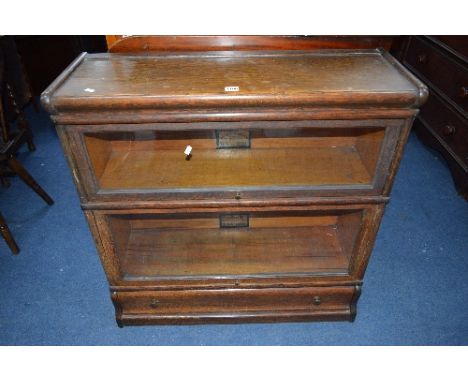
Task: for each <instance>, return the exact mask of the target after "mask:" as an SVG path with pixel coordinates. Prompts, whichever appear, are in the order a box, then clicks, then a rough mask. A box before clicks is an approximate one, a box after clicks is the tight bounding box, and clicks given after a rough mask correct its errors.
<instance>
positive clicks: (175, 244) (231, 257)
mask: <svg viewBox="0 0 468 382" xmlns="http://www.w3.org/2000/svg"><path fill="white" fill-rule="evenodd" d="M382 210H383V207H382V206H360V205H355V206H325V207H324V206H320V207H317V206H315V207H314V206H311V207H307V208H306V207H301V208H300V209H295V210H287V211H283V210H280V211H275V210H273V209H262V210H261V211H258V210H238V211H226V210H221V211H212V209H211V210H210V209H208V210H202V211H199V212H191V213H185V212H178V213H170V214H168V213H158V212H155V211H154V210H133V211H116V210H113V211H109V210H105V211H94V212H92V213H90V212H88V215H87V216H88V218H89V219H90V222H91V226H92V227H93V222H95V226H96V230H95V231H94V232H93V233H94V236H95V239H96V240H97V241H98V244H99V246H100V247H101V248H103V253H101V255H102V257H103V263H104V266H105V267H106V273H107V274H108V276H109V275H110V278H111V280H110V282H111V284H112V285H116V286H118V285H181V283H182V284H184V283H190V282H192V283H194V284H196V283H199V282H201V281H204V280H205V281H206V280H210V281H209V282H210V283H217V282H222V283H224V282H226V283H227V285H232V286H234V285H239V284H241V285H243V286H245V285H250V284H249V283H253V284H256V283H257V284H258V283H261V282H263V281H265V280H266V279H276V278H279V277H282V278H283V279H284V280H292V282H295V281H297V280H298V279H323V278H324V277H325V278H327V277H328V278H330V277H332V278H335V279H336V278H342V279H343V278H344V279H350V277H355V279H359V277H361V276H360V275H356V274H354V275H351V273H352V272H354V271H356V272H357V271H358V270H357V268H356V266H357V265H362V264H363V263H364V262H365V261H364V259H365V258H366V257H367V256H368V254H369V251H370V248H371V246H372V245H371V244H372V243H373V241H374V238H375V231H376V229H377V227H378V224H379V221H380V216H381V212H382ZM257 284H256V285H257ZM198 285H200V284H198Z"/></svg>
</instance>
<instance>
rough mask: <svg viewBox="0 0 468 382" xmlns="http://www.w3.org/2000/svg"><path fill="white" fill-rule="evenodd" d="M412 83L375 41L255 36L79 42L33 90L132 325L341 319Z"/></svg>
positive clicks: (408, 116) (396, 152)
mask: <svg viewBox="0 0 468 382" xmlns="http://www.w3.org/2000/svg"><path fill="white" fill-rule="evenodd" d="M426 96H427V89H426V88H425V86H424V85H423V84H422V83H421V82H420V81H419V80H417V79H416V78H415V77H413V76H412V75H411V74H409V72H407V71H406V70H405V69H404V68H403V67H402V66H401V65H400V64H398V63H397V62H396V61H395V60H394V59H393V58H392V57H391V56H390V55H389V54H388V53H386V52H385V51H383V50H374V49H370V50H342V51H338V50H323V51H315V52H307V51H290V50H283V51H268V50H265V51H235V52H233V51H231V52H227V51H218V52H166V53H151V54H129V53H127V54H91V55H89V54H83V55H81V56H80V57H79V58H78V59H77V60H76V61H75V62H74V63H73V64H72V65H71V66H70V67H69V68H68V69H67V70H66V71H65V72H64V73H63V75H62V76H60V77H59V78H58V79H57V80H56V81H55V82H54V83H53V84H52V85H51V86H50V87H49V88H48V89H47V90H46V91H45V92H44V93H43V95H42V102H43V105H44V106H45V107H46V109H47V110H48V111H49V112H50V114H51V116H52V118H53V120H54V121H55V123H56V124H57V129H58V132H59V135H60V138H61V142H62V145H63V147H64V150H65V153H66V156H67V158H68V160H69V163H70V166H71V169H72V172H73V176H74V180H75V183H76V186H77V188H78V190H79V193H80V198H81V206H82V208H83V209H84V211H85V215H86V217H87V220H88V223H89V225H90V228H91V231H92V233H93V236H94V239H95V241H96V245H97V248H98V251H99V255H100V257H101V260H102V264H103V267H104V269H105V272H106V275H107V278H108V280H109V284H110V289H111V296H112V301H113V303H114V305H115V308H116V315H117V322H118V323H119V325H132V324H160V323H161V324H163V323H198V322H244V321H267V322H274V321H303V320H332V319H333V320H353V319H354V317H355V314H356V302H357V300H358V297H359V293H360V288H361V284H362V280H363V277H364V272H365V269H366V265H367V262H368V260H369V256H370V254H371V251H372V246H373V243H374V240H375V237H376V233H377V230H378V227H379V224H380V220H381V217H382V214H383V211H384V206H385V203H386V202H387V201H388V200H389V194H390V190H391V186H392V183H393V179H394V176H395V173H396V171H397V168H398V165H399V162H400V158H401V154H402V151H403V147H404V145H405V142H406V139H407V136H408V133H409V131H410V128H411V124H412V122H413V119H414V117H415V115H416V114H417V112H418V106H419V105H420V104H422V103H423V102H424V100H425V98H426ZM189 146H190V148H191V151H190V150H189V151H190V152H189V151H187V147H189Z"/></svg>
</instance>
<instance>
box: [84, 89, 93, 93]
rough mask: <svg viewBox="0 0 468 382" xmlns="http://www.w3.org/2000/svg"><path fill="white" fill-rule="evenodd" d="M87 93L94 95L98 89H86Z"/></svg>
mask: <svg viewBox="0 0 468 382" xmlns="http://www.w3.org/2000/svg"><path fill="white" fill-rule="evenodd" d="M83 90H84V91H85V92H87V93H94V92H95V91H96V89H92V88H86V89H83Z"/></svg>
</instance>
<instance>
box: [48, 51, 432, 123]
mask: <svg viewBox="0 0 468 382" xmlns="http://www.w3.org/2000/svg"><path fill="white" fill-rule="evenodd" d="M175 58H177V60H176V61H174V60H172V59H175ZM425 97H427V88H426V87H425V85H424V84H422V83H421V82H420V81H419V80H418V79H416V78H415V77H414V76H412V75H411V74H410V73H409V72H408V71H407V70H406V69H404V68H403V67H402V66H401V64H399V63H398V62H397V61H396V60H395V59H393V57H391V56H390V55H389V54H388V53H387V52H384V51H382V50H375V49H372V50H321V51H315V52H301V51H256V52H252V51H242V52H231V51H229V52H201V53H200V52H188V53H180V52H177V53H167V52H166V53H160V54H141V55H135V54H131V55H127V54H121V53H119V54H115V53H105V54H85V53H84V54H82V55H80V56H79V57H78V58H77V59H76V60H75V61H74V62H73V63H72V64H71V65H70V66H69V68H67V69H66V70H65V71H64V72H63V73H62V75H61V76H59V77H58V78H57V80H56V81H54V83H52V84H51V86H49V88H48V89H47V90H46V91H44V93H43V95H42V97H41V98H42V102H43V104H44V106H45V107H46V109H47V110H48V111H49V112H50V113H52V114H56V113H57V112H65V111H66V110H75V111H77V110H79V109H87V110H92V109H97V108H110V109H112V108H117V109H128V108H135V109H145V108H156V109H157V108H186V107H188V108H197V107H215V106H217V105H219V106H220V107H236V106H239V107H242V106H249V107H251V106H258V107H263V106H337V105H340V106H344V107H346V105H350V106H352V105H366V106H368V107H402V108H414V107H417V106H419V105H420V104H421V103H422V102H424V100H425Z"/></svg>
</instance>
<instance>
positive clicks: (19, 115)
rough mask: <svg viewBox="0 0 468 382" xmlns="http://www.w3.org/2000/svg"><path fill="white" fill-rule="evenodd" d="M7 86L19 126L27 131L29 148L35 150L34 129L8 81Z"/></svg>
mask: <svg viewBox="0 0 468 382" xmlns="http://www.w3.org/2000/svg"><path fill="white" fill-rule="evenodd" d="M5 88H6V90H7V95H8V100H9V102H10V105H11V106H12V108H13V110H14V112H15V114H16V116H17V117H16V118H17V120H18V127H19V128H20V129H22V130H25V131H26V132H27V136H26V142H27V144H28V149H29V151H35V150H36V146H35V145H34V142H33V137H32V131H31V129H30V127H29V124H28V121H27V120H26V117H25V116H24V113H23V111H22V110H21V109H20V108H19V107H18V104H17V103H16V99H15V95H14V94H13V90H12V88H11V86H10V85H9V84H8V82H5Z"/></svg>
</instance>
